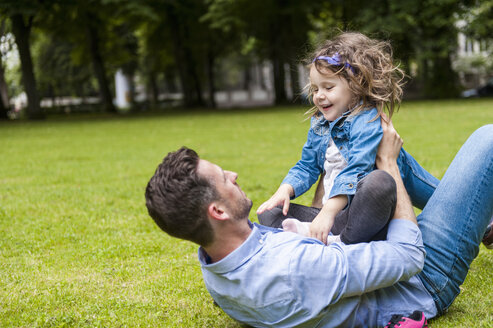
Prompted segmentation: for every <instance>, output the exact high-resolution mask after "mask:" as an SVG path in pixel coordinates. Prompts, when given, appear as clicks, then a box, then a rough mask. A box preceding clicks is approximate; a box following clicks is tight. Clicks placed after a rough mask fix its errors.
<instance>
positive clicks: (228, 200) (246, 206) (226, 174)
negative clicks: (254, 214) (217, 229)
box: [197, 159, 252, 219]
mask: <svg viewBox="0 0 493 328" xmlns="http://www.w3.org/2000/svg"><path fill="white" fill-rule="evenodd" d="M197 173H198V174H199V175H202V176H206V177H208V178H209V179H210V181H212V183H214V185H215V187H216V190H217V192H218V193H219V196H220V197H221V199H220V200H221V201H223V202H224V204H225V205H226V207H227V209H228V210H229V213H230V215H232V217H233V218H235V219H247V218H248V214H249V213H250V209H251V208H252V201H251V200H250V199H249V198H248V197H247V196H246V194H245V193H244V192H243V190H241V188H240V186H239V185H238V184H237V183H236V179H237V178H238V174H237V173H235V172H231V171H224V170H223V169H222V168H220V167H219V166H218V165H216V164H213V163H211V162H209V161H206V160H203V159H201V160H200V161H199V165H198V167H197Z"/></svg>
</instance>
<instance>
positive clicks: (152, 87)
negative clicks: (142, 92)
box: [147, 71, 159, 110]
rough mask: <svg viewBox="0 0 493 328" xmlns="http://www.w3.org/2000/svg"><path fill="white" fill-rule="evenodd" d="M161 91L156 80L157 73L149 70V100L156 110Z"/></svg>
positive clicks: (152, 107)
mask: <svg viewBox="0 0 493 328" xmlns="http://www.w3.org/2000/svg"><path fill="white" fill-rule="evenodd" d="M158 97H159V91H158V87H157V82H156V73H155V72H153V71H152V72H149V75H148V77H147V100H148V101H149V107H150V109H151V110H154V109H155V108H156V106H157V103H158Z"/></svg>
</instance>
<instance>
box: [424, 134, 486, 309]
mask: <svg viewBox="0 0 493 328" xmlns="http://www.w3.org/2000/svg"><path fill="white" fill-rule="evenodd" d="M492 214H493V125H487V126H484V127H482V128H480V129H478V130H476V132H474V133H473V134H472V135H471V136H470V137H469V139H468V140H467V141H466V143H465V144H464V146H462V148H461V149H460V151H459V152H458V154H457V156H456V157H455V158H454V160H453V161H452V164H450V167H449V168H448V169H447V172H446V173H445V175H444V177H443V179H442V180H441V182H440V184H439V185H438V187H437V189H436V190H435V192H434V193H433V195H432V196H431V198H430V200H429V201H428V204H427V205H426V206H425V208H424V209H423V212H422V213H421V214H420V215H419V216H418V224H419V228H420V229H421V232H422V235H423V242H424V245H425V248H426V259H425V265H424V268H423V271H422V272H421V273H419V275H418V276H419V277H420V278H421V281H422V282H423V284H424V286H425V287H426V288H427V289H428V291H429V292H430V294H431V295H432V297H433V298H434V300H435V303H436V305H437V309H438V312H439V314H441V313H443V312H444V311H445V310H446V309H447V308H448V307H449V306H450V305H451V304H452V302H453V300H454V299H455V298H456V297H457V295H458V294H459V292H460V288H459V287H460V285H461V284H462V283H463V282H464V280H465V278H466V275H467V272H468V270H469V266H470V264H471V262H472V261H473V260H474V258H475V257H476V256H477V254H478V252H479V244H480V243H481V240H482V238H483V236H484V231H485V229H486V226H487V225H488V223H489V222H490V219H491V216H492Z"/></svg>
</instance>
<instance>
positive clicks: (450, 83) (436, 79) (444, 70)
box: [425, 55, 459, 98]
mask: <svg viewBox="0 0 493 328" xmlns="http://www.w3.org/2000/svg"><path fill="white" fill-rule="evenodd" d="M430 73H431V74H430V75H431V76H430V78H429V79H428V80H427V81H426V82H427V83H426V84H425V85H426V87H425V92H426V96H427V97H429V98H454V97H457V96H458V94H459V87H458V83H457V74H456V73H455V72H454V70H453V69H452V62H451V60H450V55H449V56H446V57H437V58H434V60H433V66H432V67H431V71H430Z"/></svg>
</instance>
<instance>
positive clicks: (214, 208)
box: [207, 202, 229, 220]
mask: <svg viewBox="0 0 493 328" xmlns="http://www.w3.org/2000/svg"><path fill="white" fill-rule="evenodd" d="M207 212H208V213H209V216H210V217H211V218H213V219H216V220H227V219H229V213H228V212H226V209H225V207H224V206H223V205H222V204H221V203H217V202H213V203H210V204H209V207H208V208H207Z"/></svg>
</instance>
